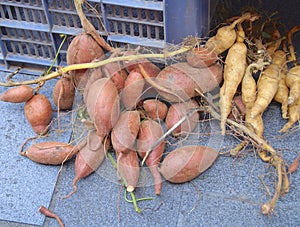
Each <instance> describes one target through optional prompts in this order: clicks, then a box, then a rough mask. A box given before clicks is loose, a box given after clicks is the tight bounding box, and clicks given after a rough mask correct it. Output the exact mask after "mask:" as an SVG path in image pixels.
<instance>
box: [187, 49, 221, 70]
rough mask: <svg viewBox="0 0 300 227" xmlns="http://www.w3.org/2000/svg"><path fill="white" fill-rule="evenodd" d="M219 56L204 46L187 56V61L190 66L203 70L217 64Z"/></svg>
mask: <svg viewBox="0 0 300 227" xmlns="http://www.w3.org/2000/svg"><path fill="white" fill-rule="evenodd" d="M217 59H218V55H217V54H216V52H214V51H212V50H209V49H207V48H205V47H204V46H200V47H196V48H194V49H193V50H191V51H189V52H188V53H187V55H186V61H187V63H189V65H190V66H192V67H196V68H201V67H209V66H211V65H213V64H215V63H216V61H217Z"/></svg>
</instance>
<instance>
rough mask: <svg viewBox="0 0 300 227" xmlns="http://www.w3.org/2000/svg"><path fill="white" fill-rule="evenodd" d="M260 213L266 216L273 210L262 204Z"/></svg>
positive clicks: (269, 206)
mask: <svg viewBox="0 0 300 227" xmlns="http://www.w3.org/2000/svg"><path fill="white" fill-rule="evenodd" d="M260 209H261V212H262V213H263V214H264V215H268V214H271V213H272V212H273V209H272V208H271V205H270V204H267V203H263V204H262V205H261V208H260Z"/></svg>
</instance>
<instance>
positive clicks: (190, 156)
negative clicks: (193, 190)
mask: <svg viewBox="0 0 300 227" xmlns="http://www.w3.org/2000/svg"><path fill="white" fill-rule="evenodd" d="M218 154H219V153H218V151H216V150H214V149H213V148H210V147H206V146H183V147H180V148H177V149H175V150H173V151H171V152H170V153H169V154H168V155H167V156H166V157H165V158H164V160H163V162H162V163H161V166H160V172H161V174H162V175H163V177H164V178H165V179H166V180H167V181H170V182H172V183H184V182H188V181H191V180H192V179H194V178H196V177H197V176H199V175H200V174H201V173H203V172H204V171H205V170H207V169H208V168H209V167H210V166H211V165H212V164H213V163H214V161H215V160H216V158H217V157H218Z"/></svg>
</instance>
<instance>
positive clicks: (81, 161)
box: [65, 131, 110, 198]
mask: <svg viewBox="0 0 300 227" xmlns="http://www.w3.org/2000/svg"><path fill="white" fill-rule="evenodd" d="M78 146H79V147H80V150H79V152H78V153H77V155H76V159H75V178H74V180H73V183H72V186H73V188H74V190H73V191H72V192H71V193H69V194H68V195H67V196H65V198H68V197H70V196H71V195H73V194H74V193H76V191H77V186H76V184H77V182H78V181H79V180H80V179H82V178H85V177H87V176H89V175H90V174H92V173H93V172H94V171H96V170H97V169H98V168H99V166H100V165H101V164H102V162H103V160H104V158H105V153H106V152H107V150H108V147H109V146H110V140H109V139H104V140H103V138H101V137H99V136H98V135H97V132H96V131H90V132H89V134H88V136H87V138H86V140H85V141H82V144H79V145H78Z"/></svg>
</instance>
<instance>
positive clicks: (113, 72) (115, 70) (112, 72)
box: [102, 62, 128, 92]
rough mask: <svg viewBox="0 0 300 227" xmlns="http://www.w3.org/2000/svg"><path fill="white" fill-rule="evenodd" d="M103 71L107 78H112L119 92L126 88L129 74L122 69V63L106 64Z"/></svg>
mask: <svg viewBox="0 0 300 227" xmlns="http://www.w3.org/2000/svg"><path fill="white" fill-rule="evenodd" d="M102 71H103V74H104V75H105V76H106V77H108V78H111V80H112V81H113V82H114V83H115V85H116V87H117V89H118V91H119V92H120V91H121V90H122V89H123V88H124V86H125V80H126V78H127V75H128V74H127V72H126V70H125V69H122V67H121V65H120V63H118V62H112V63H109V64H106V65H104V66H103V68H102Z"/></svg>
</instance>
